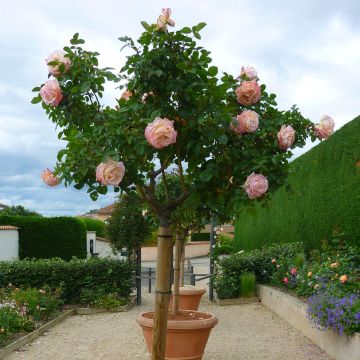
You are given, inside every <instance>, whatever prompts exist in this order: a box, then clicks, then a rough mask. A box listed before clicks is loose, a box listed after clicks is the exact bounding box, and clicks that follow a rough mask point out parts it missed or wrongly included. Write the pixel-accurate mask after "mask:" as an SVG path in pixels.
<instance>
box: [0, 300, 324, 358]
mask: <svg viewBox="0 0 360 360" xmlns="http://www.w3.org/2000/svg"><path fill="white" fill-rule="evenodd" d="M152 301H153V296H151V295H149V294H146V293H145V295H144V301H143V303H144V305H143V306H141V307H140V308H139V307H135V308H134V309H132V310H130V311H128V312H125V313H115V314H98V315H83V316H73V317H71V318H69V319H67V320H65V321H64V322H63V323H61V324H59V325H57V326H55V327H54V328H52V329H51V330H50V331H49V332H48V333H46V335H44V336H41V337H39V338H38V339H37V340H35V342H33V343H32V344H30V345H26V346H25V347H24V348H23V349H22V350H21V351H17V352H14V353H13V354H11V355H9V356H7V357H6V358H5V359H6V360H15V359H16V360H20V359H22V360H85V359H86V360H97V359H105V360H115V359H116V360H135V359H139V360H148V359H149V358H148V357H147V356H146V349H145V344H144V341H143V337H142V332H141V330H140V328H139V326H138V325H137V323H136V322H135V319H136V317H137V315H138V314H139V312H141V311H145V310H148V309H152ZM201 310H202V311H205V312H210V313H214V314H216V315H217V316H218V318H219V324H218V325H217V326H216V327H215V328H214V329H213V331H212V333H211V335H210V339H209V342H208V345H207V347H206V352H205V356H204V358H203V360H237V359H239V360H263V359H264V360H319V359H322V360H331V358H330V357H329V356H327V355H325V354H324V353H323V352H322V350H321V349H319V348H318V347H317V346H316V345H315V344H313V343H312V342H311V341H310V340H308V339H307V338H306V337H305V336H303V335H302V334H301V333H299V332H298V331H297V330H295V329H294V328H292V327H291V326H290V325H288V324H287V323H286V322H285V321H284V320H282V319H280V318H279V317H278V316H277V315H275V314H274V313H272V312H271V311H270V310H268V309H267V308H266V307H264V306H262V305H261V304H260V303H259V304H249V305H240V306H239V305H234V306H222V307H220V306H217V305H215V304H212V303H209V302H208V301H207V300H206V299H204V300H203V301H202V304H201Z"/></svg>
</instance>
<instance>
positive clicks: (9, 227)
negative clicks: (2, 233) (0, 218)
mask: <svg viewBox="0 0 360 360" xmlns="http://www.w3.org/2000/svg"><path fill="white" fill-rule="evenodd" d="M17 229H18V228H17V227H15V226H11V225H1V226H0V230H17Z"/></svg>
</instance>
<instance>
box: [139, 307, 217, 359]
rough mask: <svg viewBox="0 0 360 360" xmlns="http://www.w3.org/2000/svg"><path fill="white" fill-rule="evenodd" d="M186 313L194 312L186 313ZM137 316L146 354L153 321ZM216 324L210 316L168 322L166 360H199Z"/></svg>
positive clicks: (149, 344)
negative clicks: (200, 318)
mask: <svg viewBox="0 0 360 360" xmlns="http://www.w3.org/2000/svg"><path fill="white" fill-rule="evenodd" d="M185 311H186V312H192V313H193V312H194V311H188V310H185ZM151 313H152V312H147V313H142V314H140V315H139V317H138V319H137V322H138V324H139V325H140V326H141V328H142V331H143V334H144V338H145V342H146V346H147V349H148V352H149V353H150V354H151V351H152V329H153V326H154V320H153V319H148V318H146V317H144V315H146V314H151ZM217 323H218V319H217V317H215V316H213V315H211V317H210V318H208V319H202V320H168V325H167V332H166V348H165V359H166V360H201V359H202V357H203V354H204V351H205V347H206V343H207V341H208V338H209V335H210V332H211V329H212V328H213V327H214V326H215V325H216V324H217Z"/></svg>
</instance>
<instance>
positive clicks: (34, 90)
mask: <svg viewBox="0 0 360 360" xmlns="http://www.w3.org/2000/svg"><path fill="white" fill-rule="evenodd" d="M31 91H33V92H38V91H40V87H39V86H37V87H34V88H33V89H32V90H31Z"/></svg>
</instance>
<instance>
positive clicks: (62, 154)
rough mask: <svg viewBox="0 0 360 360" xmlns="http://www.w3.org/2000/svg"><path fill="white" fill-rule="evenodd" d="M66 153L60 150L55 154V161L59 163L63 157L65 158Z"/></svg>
mask: <svg viewBox="0 0 360 360" xmlns="http://www.w3.org/2000/svg"><path fill="white" fill-rule="evenodd" d="M66 153H67V150H66V149H62V150H60V151H59V152H58V153H57V159H58V161H61V159H62V158H63V156H65V155H66Z"/></svg>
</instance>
